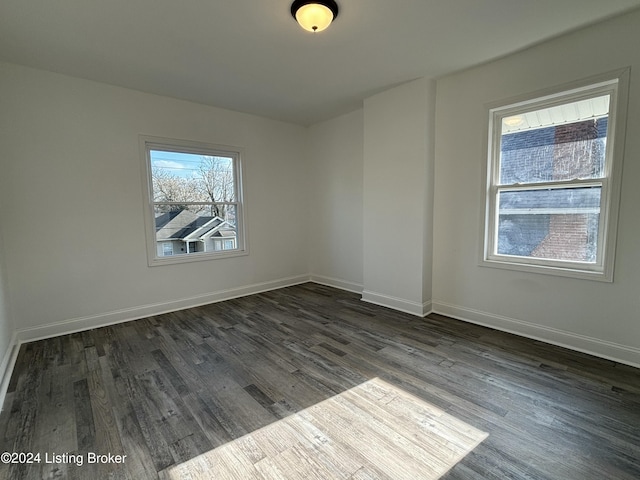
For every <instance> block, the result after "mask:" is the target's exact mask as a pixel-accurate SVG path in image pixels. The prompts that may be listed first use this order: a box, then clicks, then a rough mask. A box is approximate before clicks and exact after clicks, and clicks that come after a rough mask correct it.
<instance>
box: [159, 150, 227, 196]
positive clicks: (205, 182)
mask: <svg viewBox="0 0 640 480" xmlns="http://www.w3.org/2000/svg"><path fill="white" fill-rule="evenodd" d="M150 157H151V176H152V184H153V185H152V188H153V200H154V202H235V201H236V195H235V191H236V188H235V181H234V180H235V179H234V165H233V158H232V157H225V156H210V155H199V154H192V153H177V152H169V151H163V150H150Z"/></svg>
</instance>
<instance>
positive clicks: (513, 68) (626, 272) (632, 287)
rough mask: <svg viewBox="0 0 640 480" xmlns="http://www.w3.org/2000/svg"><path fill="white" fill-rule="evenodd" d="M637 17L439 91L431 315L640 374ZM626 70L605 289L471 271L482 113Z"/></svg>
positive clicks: (449, 82)
mask: <svg viewBox="0 0 640 480" xmlns="http://www.w3.org/2000/svg"><path fill="white" fill-rule="evenodd" d="M639 25H640V12H638V11H636V12H635V13H631V14H629V15H626V16H624V17H619V18H616V19H612V20H610V21H607V22H605V23H602V24H598V25H595V26H593V27H590V28H587V29H585V30H581V31H578V32H575V33H573V34H570V35H567V36H564V37H561V38H558V39H555V40H553V41H550V42H547V43H544V44H541V45H538V46H536V47H534V48H531V49H529V50H526V51H523V52H521V53H518V54H515V55H512V56H509V57H506V58H504V59H501V60H499V61H496V62H493V63H490V64H487V65H484V66H481V67H478V68H474V69H471V70H468V71H465V72H462V73H459V74H456V75H451V76H449V77H446V78H443V79H440V80H439V81H438V82H437V107H436V118H437V126H436V171H435V175H436V188H435V219H434V232H435V234H434V263H433V268H434V270H433V274H434V284H433V299H434V310H436V311H439V312H442V313H447V314H451V315H454V316H458V317H461V318H464V319H467V320H471V321H476V322H480V323H485V324H488V325H492V326H495V327H498V328H502V329H505V330H510V331H514V332H516V333H521V334H524V335H527V336H531V337H536V338H541V339H544V340H547V341H550V342H553V343H558V344H564V345H569V346H571V347H572V348H575V349H579V350H583V351H587V352H593V353H596V354H598V355H601V356H605V357H606V356H608V357H612V358H617V359H622V360H623V361H626V362H627V363H633V364H636V365H640V295H639V294H638V293H639V292H640V290H639V286H640V249H639V248H638V245H639V244H638V238H640V216H639V215H638V211H637V210H638V205H640V189H639V188H638V182H640V161H638V160H639V159H640V136H639V135H638V134H637V132H639V131H640V75H638V72H639V71H640V53H639V52H640V51H639V50H638V45H640V28H638V26H639ZM629 65H630V66H631V67H632V74H631V87H630V97H629V112H628V123H627V132H628V133H627V141H626V145H625V161H624V174H623V185H622V199H621V210H620V223H619V231H618V234H619V237H618V248H617V258H616V265H615V279H614V282H613V283H612V284H608V283H601V282H595V281H588V280H577V279H570V278H563V277H554V276H548V275H540V274H530V273H517V272H513V271H507V270H500V269H493V268H487V267H480V266H478V258H479V242H480V230H481V209H482V193H481V190H482V178H481V167H482V164H483V162H485V160H486V159H485V151H484V147H483V141H484V138H485V135H486V133H485V125H486V121H485V115H486V110H485V104H487V103H488V102H494V101H496V100H500V99H508V98H510V97H513V96H516V95H521V94H525V93H529V92H535V91H538V90H540V89H543V88H548V87H553V86H557V85H562V84H564V83H567V82H571V81H575V80H580V79H583V78H587V77H589V76H592V75H596V74H600V73H604V72H607V71H611V70H615V69H618V68H621V67H626V66H629Z"/></svg>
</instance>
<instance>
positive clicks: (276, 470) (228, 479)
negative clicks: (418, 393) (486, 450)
mask: <svg viewBox="0 0 640 480" xmlns="http://www.w3.org/2000/svg"><path fill="white" fill-rule="evenodd" d="M487 436H488V434H487V433H485V432H482V431H480V430H478V429H476V428H474V427H472V426H470V425H468V424H466V423H465V422H463V421H461V420H458V419H457V418H455V417H453V416H451V415H449V414H447V413H445V412H444V411H442V410H441V409H439V408H437V407H435V406H433V405H431V404H429V403H427V402H425V401H423V400H421V399H419V398H417V397H415V396H414V395H411V394H409V393H407V392H405V391H403V390H401V389H399V388H397V387H395V386H394V385H391V384H390V383H387V382H385V381H383V380H381V379H379V378H374V379H371V380H369V381H367V382H365V383H363V384H361V385H358V386H357V387H354V388H352V389H350V390H347V391H345V392H343V393H341V394H339V395H336V396H334V397H331V398H329V399H327V400H325V401H323V402H320V403H318V404H316V405H313V406H311V407H309V408H307V409H305V410H303V411H301V412H298V413H296V414H295V415H292V416H290V417H287V418H285V419H283V420H280V421H278V422H275V423H273V424H270V425H268V426H266V427H264V428H262V429H260V430H257V431H255V432H252V433H250V434H248V435H245V436H243V437H241V438H238V439H237V440H234V441H232V442H229V443H227V444H225V445H222V446H220V447H218V448H216V449H214V450H211V451H209V452H207V453H205V454H202V455H200V456H198V457H196V458H194V459H192V460H190V461H188V462H184V463H182V464H180V465H176V466H173V467H170V468H168V469H166V470H164V471H163V472H162V473H161V475H160V478H161V479H172V480H173V479H175V480H178V479H180V480H182V479H189V478H190V479H194V480H201V479H202V480H204V479H216V480H223V479H224V480H250V479H260V480H264V479H286V480H294V479H304V480H312V479H320V480H329V479H351V478H353V479H375V478H393V479H394V480H401V479H410V480H418V479H428V480H431V479H437V478H439V477H441V476H442V475H443V474H444V473H446V472H447V471H448V470H449V469H450V468H452V467H453V466H454V465H455V464H456V463H457V462H459V461H460V460H461V459H462V458H463V457H464V456H465V455H466V454H467V453H469V452H470V451H471V450H473V449H474V448H475V447H476V446H477V445H478V444H480V443H481V442H482V441H483V440H484V439H485V438H487Z"/></svg>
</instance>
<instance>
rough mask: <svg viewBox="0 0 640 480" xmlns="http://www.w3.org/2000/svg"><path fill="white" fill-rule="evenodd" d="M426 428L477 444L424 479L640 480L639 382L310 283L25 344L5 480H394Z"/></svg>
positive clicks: (12, 401)
mask: <svg viewBox="0 0 640 480" xmlns="http://www.w3.org/2000/svg"><path fill="white" fill-rule="evenodd" d="M381 386H383V387H381ZM372 388H374V389H378V390H376V391H380V390H379V389H380V388H383V390H384V389H387V390H386V392H387V393H386V394H385V395H387V396H384V395H382V396H381V397H379V398H384V399H385V401H384V402H383V403H382V404H375V402H373V400H372V398H370V392H371V389H372ZM367 392H369V393H367ZM367 395H369V397H368V396H367ZM394 399H395V400H394ZM398 399H405V400H404V402H405V403H404V404H403V407H402V408H399V407H397V405H399V403H397V402H399V400H398ZM406 399H412V401H411V402H408V403H407V401H406ZM327 408H328V410H327ZM346 412H352V413H354V412H355V413H354V415H356V414H357V415H356V416H354V417H350V416H349V415H347V413H346ZM411 412H413V413H411ZM416 412H421V413H416ZM429 412H431V414H429ZM433 412H440V415H441V416H440V417H438V418H439V419H440V420H438V421H439V422H440V423H435V422H434V421H433V419H434V418H435V417H434V414H433ZM363 415H373V416H371V417H369V416H366V417H363ZM394 415H395V416H396V417H394ZM430 415H431V416H430ZM364 418H366V420H364ZM407 418H412V421H408V420H407ZM318 419H321V420H322V422H320V423H318ZM314 422H315V423H314ZM435 425H439V427H438V428H437V429H436V428H435ZM456 425H457V426H458V427H456ZM391 426H393V428H391ZM429 426H431V428H432V429H435V430H438V431H439V432H442V431H445V430H446V431H448V432H454V431H457V432H462V431H469V432H475V433H477V435H478V437H477V438H476V439H475V440H474V441H472V442H470V446H469V448H470V449H472V450H471V452H470V453H468V454H467V455H466V456H465V455H464V453H465V451H464V449H462V453H460V454H458V455H457V456H451V458H454V460H452V462H451V464H448V465H446V468H444V469H443V470H442V471H439V472H436V473H434V472H432V471H430V470H429V468H428V467H415V469H414V470H412V471H411V475H416V476H415V477H414V478H416V479H420V478H423V479H428V478H437V475H440V473H442V472H444V471H446V470H447V469H448V468H450V469H449V470H448V472H447V473H444V475H443V476H442V478H443V479H446V480H451V479H461V480H464V479H505V478H514V479H580V480H589V479H598V480H601V479H616V480H631V479H636V480H637V479H639V478H640V370H638V369H635V368H632V367H628V366H624V365H620V364H616V363H614V362H611V361H607V360H603V359H599V358H595V357H591V356H589V355H584V354H580V353H576V352H572V351H569V350H566V349H562V348H559V347H554V346H550V345H547V344H543V343H541V342H536V341H532V340H528V339H524V338H520V337H517V336H514V335H509V334H506V333H502V332H497V331H494V330H491V329H487V328H483V327H479V326H475V325H471V324H467V323H463V322H459V321H456V320H452V319H450V318H446V317H441V316H438V315H430V316H429V317H427V318H425V319H421V318H417V317H413V316H409V315H404V314H402V313H398V312H394V311H391V310H388V309H385V308H382V307H376V306H374V305H369V304H365V303H363V302H361V301H360V300H359V296H358V295H355V294H352V293H349V292H344V291H341V290H336V289H332V288H329V287H325V286H321V285H316V284H312V283H309V284H304V285H299V286H295V287H289V288H284V289H280V290H275V291H272V292H266V293H263V294H259V295H252V296H249V297H244V298H240V299H235V300H230V301H226V302H220V303H217V304H212V305H208V306H204V307H198V308H193V309H189V310H184V311H180V312H175V313H170V314H166V315H158V316H155V317H150V318H146V319H142V320H137V321H134V322H128V323H124V324H119V325H114V326H111V327H104V328H99V329H95V330H90V331H87V332H82V333H78V334H73V335H66V336H61V337H57V338H53V339H48V340H42V341H39V342H33V343H29V344H25V345H23V346H22V348H21V350H20V353H19V357H18V360H17V363H16V366H15V369H14V373H13V376H12V379H11V382H10V385H9V391H8V393H7V397H6V400H5V404H4V407H3V411H2V413H1V414H0V452H5V451H8V452H32V453H34V454H35V453H40V455H41V459H40V462H39V463H37V462H36V463H32V464H20V463H12V464H0V479H11V480H18V479H40V478H65V479H66V478H69V479H85V478H90V479H103V478H118V479H136V480H144V479H161V480H165V479H169V478H171V479H174V478H175V479H178V478H195V479H198V478H247V477H246V474H247V473H246V472H247V471H251V472H257V473H256V476H255V477H254V478H286V479H293V478H302V477H303V476H304V477H305V478H310V479H312V478H343V479H350V478H352V479H365V478H368V479H374V478H389V479H394V480H395V479H397V478H400V474H401V473H402V472H403V471H404V470H402V468H404V467H400V466H399V465H406V464H407V463H406V462H399V460H398V459H401V458H405V457H407V456H408V457H410V456H411V455H412V454H413V455H414V457H418V458H420V459H421V460H423V461H427V460H426V456H425V455H422V454H420V455H418V454H416V453H415V452H418V451H421V450H419V449H423V450H425V449H429V448H432V447H429V442H432V441H433V442H439V445H440V447H439V448H445V449H446V448H452V447H451V446H452V445H453V444H455V443H456V442H458V441H460V440H459V438H458V437H456V436H455V435H452V434H451V433H449V434H447V435H444V436H440V437H438V436H430V437H428V438H427V437H424V436H422V437H421V436H420V435H426V433H425V432H427V430H428V428H429ZM314 428H315V429H317V430H314ZM447 429H448V430H447ZM465 429H466V430H465ZM292 432H293V433H292ZM296 432H297V436H295V439H296V441H295V442H293V441H291V438H290V437H287V435H289V436H291V435H294V433H296ZM310 432H315V433H314V434H313V435H311V434H310ZM385 432H386V433H385ZM484 433H486V434H488V436H487V437H486V438H484ZM316 435H317V437H316ZM461 435H462V434H461ZM286 438H289V440H287V441H285V440H286ZM350 438H352V439H354V441H350V442H349V441H347V440H349V439H350ZM460 438H462V436H461V437H460ZM474 438H475V437H474ZM278 439H280V440H278ZM283 439H285V440H283ZM390 439H392V440H390ZM279 441H282V442H284V444H285V445H286V447H283V448H279V449H278V448H276V447H274V445H277V444H278V442H279ZM287 442H288V443H287ZM323 442H324V443H323ZM327 442H333V443H329V444H330V445H331V446H333V445H338V444H339V445H341V447H342V448H341V449H333V450H335V452H334V453H335V455H334V457H333V460H332V462H331V463H326V462H325V463H322V459H323V458H325V457H323V455H325V453H326V449H327V448H328V447H326V445H327ZM478 442H480V443H479V444H477V443H478ZM476 444H477V446H476ZM433 448H435V447H433ZM460 448H462V447H460ZM238 449H239V450H238ZM90 452H91V453H96V454H102V455H107V454H111V455H112V457H111V458H110V459H109V458H106V457H105V458H102V460H104V461H109V460H110V463H97V462H89V461H88V460H89V454H90ZM367 452H368V453H367ZM385 452H386V453H385ZM412 452H413V453H412ZM374 453H378V454H377V455H374ZM54 455H58V457H54ZM118 455H120V457H117V456H118ZM367 455H368V457H367ZM385 455H386V460H385V458H383V457H385ZM45 456H46V457H48V458H46V457H45ZM125 456H126V457H125ZM408 457H407V458H408ZM436 457H437V458H438V459H439V460H434V462H435V463H434V464H439V463H441V462H440V460H442V459H443V458H446V457H447V454H445V453H442V452H439V453H437V454H436ZM120 458H124V459H123V461H121V462H120V463H118V460H119V459H120ZM46 460H52V461H50V462H47V461H46ZM94 460H95V459H94ZM365 460H366V461H365ZM369 460H370V462H369V463H367V461H369ZM458 460H459V461H458ZM385 461H386V462H387V463H385ZM216 462H218V463H216ZM260 462H262V463H260ZM456 462H457V463H456ZM79 463H82V465H78V464H79ZM216 465H218V467H216ZM220 465H224V466H225V469H222V468H221V467H220ZM328 465H331V467H329V466H328ZM416 465H417V464H416ZM216 468H217V470H216ZM247 469H248V470H247ZM216 473H217V475H216ZM434 475H435V476H434Z"/></svg>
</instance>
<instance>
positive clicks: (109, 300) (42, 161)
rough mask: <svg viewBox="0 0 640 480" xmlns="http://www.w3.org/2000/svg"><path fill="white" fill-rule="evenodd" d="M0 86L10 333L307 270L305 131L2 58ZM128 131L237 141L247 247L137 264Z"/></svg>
mask: <svg viewBox="0 0 640 480" xmlns="http://www.w3.org/2000/svg"><path fill="white" fill-rule="evenodd" d="M0 91H2V95H1V100H0V101H1V104H0V111H1V115H0V159H1V160H0V161H1V162H2V165H1V170H0V171H2V175H3V178H4V179H5V180H6V181H5V182H4V183H3V188H2V192H0V202H1V204H2V205H3V211H2V227H3V231H4V249H5V252H7V255H5V267H6V270H7V276H8V278H9V279H10V282H9V283H8V296H9V302H10V304H11V306H12V312H13V318H14V320H15V328H16V329H17V330H18V332H22V334H21V337H20V338H33V337H37V336H40V335H51V334H55V333H59V332H60V331H69V330H72V329H74V328H82V327H86V326H92V325H94V324H101V323H104V322H109V321H119V320H122V319H129V318H133V317H136V316H144V315H147V314H150V313H153V312H154V311H156V312H157V311H162V310H167V309H175V308H179V307H182V306H188V305H190V304H194V303H204V302H208V301H213V300H215V299H217V298H218V297H225V296H230V295H234V294H242V293H250V292H252V291H255V290H258V289H261V288H272V287H277V286H279V285H284V284H288V283H292V282H295V281H301V280H303V279H306V278H308V239H307V233H308V232H307V212H308V208H307V203H306V202H307V200H306V199H307V191H308V190H309V188H308V179H309V176H308V174H307V171H306V164H305V155H306V149H305V147H306V146H307V134H308V131H307V129H306V128H303V127H299V126H295V125H291V124H286V123H281V122H276V121H272V120H267V119H263V118H258V117H255V116H251V115H246V114H240V113H236V112H231V111H226V110H222V109H217V108H213V107H208V106H203V105H197V104H193V103H189V102H184V101H179V100H175V99H171V98H166V97H159V96H155V95H150V94H145V93H141V92H136V91H132V90H127V89H123V88H117V87H112V86H108V85H105V84H100V83H96V82H90V81H85V80H81V79H77V78H72V77H67V76H62V75H57V74H52V73H48V72H44V71H39V70H33V69H29V68H24V67H20V66H16V65H11V64H0ZM139 134H144V135H155V136H161V137H169V138H177V139H186V140H196V141H203V142H209V143H215V144H224V145H233V146H239V147H244V149H245V152H246V158H245V159H244V161H245V163H244V168H245V174H246V178H245V180H246V184H245V192H246V198H245V200H246V214H247V220H248V225H247V229H248V235H249V237H248V239H249V248H250V255H248V256H243V257H237V258H229V259H221V260H215V261H206V262H195V263H188V264H181V265H170V266H159V267H148V266H147V262H146V253H145V232H144V224H143V199H142V193H141V184H142V183H141V168H140V158H139V149H138V135H139ZM59 322H63V323H61V324H58V323H59ZM64 322H67V323H64ZM51 324H57V325H55V326H54V327H51V328H43V326H47V325H51Z"/></svg>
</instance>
